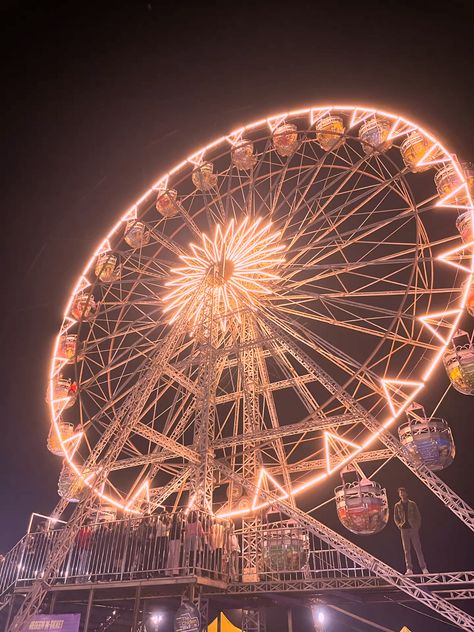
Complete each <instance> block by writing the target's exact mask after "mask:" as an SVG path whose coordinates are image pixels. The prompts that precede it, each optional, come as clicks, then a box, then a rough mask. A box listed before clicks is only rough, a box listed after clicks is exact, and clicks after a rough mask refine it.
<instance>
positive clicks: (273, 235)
mask: <svg viewBox="0 0 474 632" xmlns="http://www.w3.org/2000/svg"><path fill="white" fill-rule="evenodd" d="M280 235H281V233H280V231H275V232H274V231H272V223H271V222H267V223H265V224H262V220H261V218H258V219H256V220H255V221H253V222H252V221H250V220H249V217H248V216H247V217H245V219H244V220H243V221H242V222H240V223H239V224H237V223H236V222H234V220H231V221H230V223H229V224H228V225H227V227H226V228H223V227H221V225H220V224H217V226H216V230H215V233H214V238H213V239H210V238H209V237H208V236H207V235H206V234H204V233H203V234H202V244H201V245H196V244H190V248H191V251H192V254H190V255H183V256H182V257H181V259H182V260H183V262H184V264H185V265H184V266H183V267H181V268H174V269H173V270H172V272H173V273H174V274H175V277H174V279H173V280H171V281H169V282H168V283H167V286H169V287H171V288H173V289H172V291H171V292H170V293H169V294H167V295H166V296H165V297H164V300H165V301H166V302H167V306H166V308H165V310H164V311H165V312H171V313H172V319H171V322H173V321H174V320H176V318H177V317H178V316H179V315H180V314H181V313H182V312H183V311H184V310H186V308H187V307H188V306H189V305H190V304H191V303H194V304H195V305H196V309H195V310H194V315H193V317H192V319H191V322H190V325H191V328H192V329H194V327H195V326H196V323H197V321H198V319H199V314H200V313H201V310H202V309H203V307H204V302H205V301H206V296H208V293H207V292H206V291H205V290H206V286H207V287H209V286H211V287H212V289H213V292H214V300H215V302H214V309H215V310H216V311H217V313H218V315H219V318H220V323H221V326H222V328H225V323H226V319H227V318H228V316H229V315H230V314H231V313H233V312H236V311H237V310H238V309H239V308H241V307H242V306H243V305H247V306H253V307H257V306H258V305H259V303H260V302H261V300H262V298H263V297H264V296H265V295H268V294H271V293H272V287H273V286H274V284H275V282H277V281H278V280H279V279H280V277H279V276H278V275H277V274H276V270H277V268H278V266H279V265H280V264H282V263H283V262H284V259H283V258H282V257H281V256H280V253H281V251H282V250H283V249H284V246H283V245H281V244H279V237H280ZM236 317H237V318H238V317H239V316H238V311H237V313H236Z"/></svg>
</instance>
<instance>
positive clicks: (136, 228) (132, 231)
mask: <svg viewBox="0 0 474 632" xmlns="http://www.w3.org/2000/svg"><path fill="white" fill-rule="evenodd" d="M123 238H124V239H125V241H126V242H127V244H128V245H129V246H130V247H131V248H142V247H143V246H146V245H147V243H148V242H149V241H150V233H149V232H148V231H147V230H146V228H145V224H144V223H143V222H138V221H137V220H136V219H129V220H128V222H127V223H126V224H125V233H124V237H123Z"/></svg>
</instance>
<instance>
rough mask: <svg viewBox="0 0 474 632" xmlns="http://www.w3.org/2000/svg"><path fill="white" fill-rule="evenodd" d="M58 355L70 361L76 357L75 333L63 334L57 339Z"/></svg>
mask: <svg viewBox="0 0 474 632" xmlns="http://www.w3.org/2000/svg"><path fill="white" fill-rule="evenodd" d="M58 351H59V355H60V357H61V358H64V359H65V360H67V361H68V362H72V361H73V360H74V358H75V357H76V351H77V334H63V335H62V336H61V338H60V339H59V346H58Z"/></svg>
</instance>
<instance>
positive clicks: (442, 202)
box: [435, 182, 472, 209]
mask: <svg viewBox="0 0 474 632" xmlns="http://www.w3.org/2000/svg"><path fill="white" fill-rule="evenodd" d="M462 189H464V193H465V194H466V198H467V199H468V203H467V204H457V203H454V204H447V202H448V200H450V199H451V198H453V199H454V197H455V196H456V194H457V193H459V191H461V190H462ZM435 206H445V207H447V208H466V209H472V199H471V194H470V191H469V187H468V186H467V183H466V182H462V183H461V184H460V185H459V186H458V187H456V188H455V189H454V191H451V193H448V195H445V196H444V197H443V198H441V200H438V201H437V202H436V204H435Z"/></svg>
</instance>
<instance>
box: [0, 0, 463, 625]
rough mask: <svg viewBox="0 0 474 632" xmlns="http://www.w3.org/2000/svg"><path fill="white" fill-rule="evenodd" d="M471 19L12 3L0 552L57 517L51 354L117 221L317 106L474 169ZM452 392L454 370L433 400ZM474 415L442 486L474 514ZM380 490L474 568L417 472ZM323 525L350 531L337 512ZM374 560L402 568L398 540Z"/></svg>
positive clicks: (443, 560)
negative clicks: (450, 154) (420, 138)
mask: <svg viewBox="0 0 474 632" xmlns="http://www.w3.org/2000/svg"><path fill="white" fill-rule="evenodd" d="M469 5H471V3H470V2H468V1H466V2H459V1H458V2H454V1H452V2H450V3H445V4H444V6H442V5H439V7H440V8H438V4H437V3H434V2H431V3H410V5H409V6H408V4H407V5H406V6H405V5H404V3H401V2H395V1H390V0H386V1H385V2H374V3H372V2H364V3H363V2H359V3H356V2H352V3H348V4H345V3H338V2H334V1H333V2H326V3H321V2H314V1H312V2H293V3H286V4H285V5H280V4H277V3H274V4H273V5H270V6H268V7H267V6H264V5H263V3H260V4H259V5H258V6H255V5H254V4H252V5H247V4H246V3H245V2H233V3H224V2H216V3H208V4H205V3H203V2H195V3H193V6H192V7H191V8H189V7H187V6H185V5H184V3H180V2H174V3H173V2H168V3H166V4H161V3H159V2H155V1H153V0H150V1H149V2H146V1H142V0H135V1H130V2H128V3H126V2H120V1H119V0H116V1H115V2H100V1H96V2H71V1H68V0H62V1H57V2H56V1H52V0H43V1H42V2H37V1H35V2H29V1H28V0H24V1H22V2H15V1H10V2H7V3H6V4H5V3H3V8H2V9H0V19H1V23H2V27H3V31H4V33H3V35H2V38H1V42H0V46H1V47H2V48H3V50H2V51H1V59H2V66H3V73H2V100H1V101H2V105H3V115H2V119H1V128H2V154H3V156H2V157H3V159H4V160H3V168H2V175H3V176H4V177H3V178H2V186H1V189H0V200H1V218H2V225H1V226H2V231H1V234H2V236H3V239H2V246H1V249H0V252H1V254H0V257H1V259H0V261H1V269H2V271H3V283H2V289H1V292H2V299H3V300H2V306H3V308H2V312H1V318H0V349H1V353H0V362H1V369H0V378H1V391H0V393H1V397H0V419H1V424H2V425H1V428H2V433H1V441H0V480H1V486H0V525H1V530H0V550H2V551H5V550H7V549H8V548H9V547H10V546H11V545H12V544H13V543H14V542H15V541H16V540H17V539H18V538H19V537H20V536H21V534H22V532H23V531H24V529H25V527H26V524H27V520H28V517H29V514H30V512H31V511H34V510H35V511H41V512H46V513H47V512H48V511H50V510H51V509H52V507H53V506H54V504H55V502H56V499H57V496H56V485H57V476H58V463H57V460H56V458H55V457H53V456H52V455H51V454H49V453H48V451H47V450H46V446H45V442H46V435H47V431H48V416H47V410H46V405H45V403H44V392H45V388H46V374H47V367H48V362H49V353H50V349H51V344H52V340H53V336H54V335H55V332H56V330H57V328H58V327H59V324H60V317H61V313H62V309H63V306H64V304H65V302H66V297H67V295H68V293H69V290H70V288H71V285H72V284H73V282H74V280H75V278H76V276H77V274H78V273H79V271H80V269H81V268H82V266H83V263H84V261H85V259H86V258H88V257H89V256H90V253H91V251H92V249H93V247H94V246H95V245H96V244H97V242H98V241H99V239H100V237H101V236H102V235H103V234H104V233H105V232H106V230H107V229H108V227H110V225H111V224H112V223H113V222H114V221H115V218H116V217H117V215H118V214H119V213H121V212H122V211H123V210H124V209H125V208H127V207H128V205H129V203H130V202H131V201H133V200H134V199H135V198H136V197H137V196H138V195H139V194H140V193H141V191H142V190H143V189H144V188H145V186H147V185H148V184H149V183H150V182H151V181H153V180H154V179H156V176H157V174H159V173H160V172H161V171H164V170H165V169H166V168H167V167H168V166H170V165H171V164H174V163H176V162H177V161H178V160H179V159H181V158H182V157H183V156H186V155H189V153H190V151H191V150H193V149H195V148H197V147H199V146H200V145H202V144H204V143H205V142H206V141H208V140H209V139H211V138H213V137H215V136H217V135H221V133H222V132H224V131H227V130H229V129H234V128H235V127H237V126H238V125H239V124H240V123H245V122H248V121H251V120H254V119H256V118H260V117H262V116H264V115H266V114H269V113H273V112H278V111H282V110H285V109H287V108H291V109H295V108H297V107H299V106H306V105H311V104H315V105H316V104H318V103H320V102H324V103H327V102H331V101H340V102H344V101H346V102H360V103H362V104H369V105H371V104H374V105H377V106H380V107H386V108H387V109H389V110H392V111H396V112H399V113H402V114H406V115H408V116H411V117H413V118H414V119H415V120H419V121H423V122H424V124H425V125H426V126H427V127H428V128H429V129H432V130H433V131H434V132H435V133H436V134H437V135H438V136H439V137H440V138H441V139H442V140H444V141H445V143H446V144H447V146H448V147H449V148H451V149H452V150H453V151H455V152H456V153H458V154H459V155H460V156H462V157H464V158H465V159H467V160H474V144H473V129H474V126H473V122H472V113H473V111H474V100H473V96H472V93H473V92H474V91H473V73H472V64H473V47H472V24H473V18H474V15H473V11H472V9H470V8H469ZM471 7H472V5H471ZM471 326H472V324H471ZM445 385H446V381H445V379H444V377H443V375H442V372H439V373H438V374H437V375H436V379H435V380H434V382H433V393H434V400H435V401H436V398H437V396H439V395H441V393H442V392H443V390H444V388H445ZM473 412H474V407H473V402H472V399H469V398H468V397H463V396H462V395H456V394H454V393H450V394H449V396H448V398H447V399H446V401H445V405H444V406H443V409H442V413H443V414H444V415H445V416H446V418H448V420H449V421H450V423H451V424H452V427H453V429H454V432H455V438H456V441H457V446H458V454H457V457H456V461H455V463H454V464H453V465H452V466H451V467H450V468H449V470H447V471H446V472H444V473H443V474H442V477H443V478H444V479H445V480H446V481H447V482H448V483H449V484H450V485H452V486H453V487H454V488H455V489H456V490H458V491H459V493H460V494H461V495H462V496H463V497H464V498H465V499H466V500H468V501H469V500H470V501H471V502H472V501H474V490H473V486H472V483H471V481H472V473H471V470H470V468H471V467H472V457H471V454H472V445H473V440H474V427H473V420H472V417H473ZM382 482H383V483H384V484H386V485H387V488H388V491H389V494H390V499H391V501H393V499H394V495H395V490H396V487H397V485H398V484H399V483H404V484H407V485H409V486H410V488H411V490H412V494H413V496H414V497H416V499H417V500H418V501H419V503H420V505H421V506H422V508H423V512H424V525H425V526H424V532H423V536H424V542H425V548H426V555H427V558H428V560H429V565H430V568H433V570H438V569H440V570H441V569H461V568H474V559H473V556H472V540H471V539H470V537H469V532H468V531H467V529H466V528H465V527H464V526H463V525H461V524H460V523H459V521H457V520H455V519H454V518H453V517H452V515H451V514H450V512H448V511H447V510H446V509H445V508H443V507H442V506H441V505H440V503H439V501H437V500H436V499H435V498H433V497H431V496H429V495H428V494H427V493H426V491H425V489H424V488H423V487H422V486H421V485H420V484H419V483H418V482H417V481H415V480H414V479H413V477H412V476H411V474H409V473H408V472H407V471H403V470H402V469H401V466H398V465H397V466H396V467H387V469H386V470H385V471H384V472H383V477H382ZM320 517H321V518H322V519H324V520H326V521H327V522H328V523H330V524H331V526H333V527H334V528H338V527H337V521H336V518H335V511H334V507H332V506H331V507H329V508H327V510H325V511H324V512H322V513H321V514H320ZM363 544H364V546H367V548H368V549H369V550H371V551H373V552H375V553H376V554H377V555H379V556H381V557H383V558H384V559H386V561H388V562H390V563H392V564H395V565H397V567H399V568H401V551H400V548H399V542H398V534H397V533H396V530H395V528H394V527H393V526H389V527H387V529H385V530H384V532H383V533H382V534H379V535H378V536H376V537H375V538H374V539H373V540H371V541H370V542H369V541H367V540H364V542H363ZM407 616H408V615H407ZM408 620H409V619H408V618H407V621H408ZM431 623H432V624H433V627H431ZM431 623H430V628H429V629H431V630H438V629H440V630H447V629H448V628H447V627H445V626H441V627H439V628H437V627H434V626H435V625H436V624H435V623H434V622H431ZM425 625H426V624H425ZM341 629H344V628H341ZM415 629H419V630H424V629H428V627H423V624H421V627H419V628H415Z"/></svg>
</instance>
